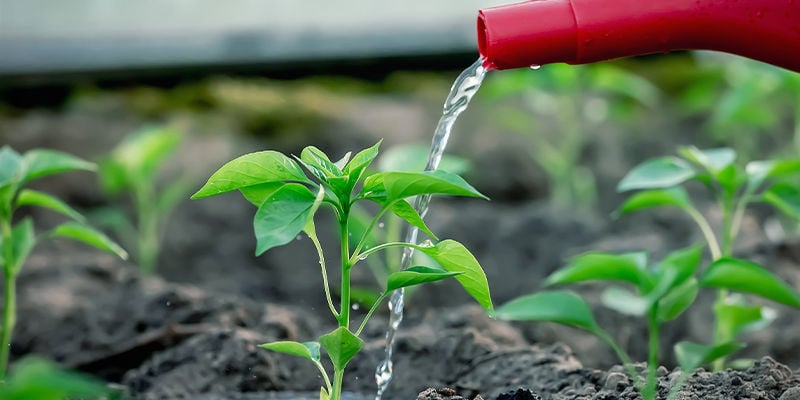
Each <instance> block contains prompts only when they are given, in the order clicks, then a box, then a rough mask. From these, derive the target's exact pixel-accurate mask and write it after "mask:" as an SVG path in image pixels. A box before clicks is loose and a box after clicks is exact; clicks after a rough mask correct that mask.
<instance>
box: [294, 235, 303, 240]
mask: <svg viewBox="0 0 800 400" xmlns="http://www.w3.org/2000/svg"><path fill="white" fill-rule="evenodd" d="M294 239H295V240H302V239H303V236H301V235H297V237H296V238H294Z"/></svg>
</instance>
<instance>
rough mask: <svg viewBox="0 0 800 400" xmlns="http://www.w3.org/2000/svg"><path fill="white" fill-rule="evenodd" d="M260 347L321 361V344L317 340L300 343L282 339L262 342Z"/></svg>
mask: <svg viewBox="0 0 800 400" xmlns="http://www.w3.org/2000/svg"><path fill="white" fill-rule="evenodd" d="M258 347H261V348H262V349H266V350H270V351H274V352H277V353H284V354H289V355H293V356H297V357H300V358H305V359H306V360H311V361H319V347H320V346H319V343H317V342H305V343H299V342H292V341H280V342H272V343H264V344H260V345H258Z"/></svg>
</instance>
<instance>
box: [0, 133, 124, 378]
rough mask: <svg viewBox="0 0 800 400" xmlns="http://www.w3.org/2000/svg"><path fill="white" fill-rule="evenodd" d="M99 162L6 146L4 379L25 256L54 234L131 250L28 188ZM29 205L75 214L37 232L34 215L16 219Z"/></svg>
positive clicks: (2, 176) (1, 171)
mask: <svg viewBox="0 0 800 400" xmlns="http://www.w3.org/2000/svg"><path fill="white" fill-rule="evenodd" d="M95 169H96V167H95V165H94V164H92V163H90V162H88V161H84V160H82V159H80V158H77V157H75V156H72V155H69V154H65V153H61V152H58V151H53V150H43V149H35V150H30V151H28V152H26V153H25V154H23V155H20V154H19V153H17V152H16V151H14V150H13V149H12V148H11V147H9V146H3V147H2V148H0V247H2V254H0V264H2V266H3V277H4V292H3V294H4V297H3V298H4V302H3V305H4V306H3V325H2V332H0V380H2V379H3V377H4V376H5V371H6V368H7V366H8V355H9V350H10V349H9V346H10V344H11V334H12V332H13V330H14V325H15V324H16V281H17V276H18V275H19V272H20V270H21V269H22V266H23V264H25V260H26V259H27V257H28V255H29V254H30V252H31V250H33V248H34V246H36V244H37V243H38V242H39V241H40V240H42V239H46V238H50V237H66V238H70V239H74V240H78V241H81V242H84V243H87V244H89V245H92V246H94V247H97V248H99V249H101V250H105V251H108V252H111V253H114V254H116V255H118V256H120V257H122V258H126V257H127V253H126V252H125V250H123V249H122V248H121V247H119V246H118V245H117V244H116V243H114V242H113V241H111V240H110V239H109V238H108V237H106V236H105V235H103V234H102V233H100V232H99V231H97V230H95V229H93V228H91V227H89V226H88V225H86V223H85V219H84V217H83V216H82V215H81V214H80V213H79V212H78V211H76V210H75V209H73V208H72V207H70V206H68V205H67V204H66V203H64V202H63V201H61V200H60V199H58V198H57V197H55V196H52V195H50V194H47V193H44V192H41V191H38V190H34V189H28V188H25V185H27V184H28V183H30V182H31V181H33V180H35V179H38V178H41V177H43V176H48V175H53V174H59V173H62V172H67V171H75V170H86V171H94V170H95ZM24 206H36V207H42V208H46V209H49V210H51V211H55V212H57V213H60V214H63V215H64V216H66V217H67V218H69V219H70V221H69V222H65V223H63V224H61V225H58V226H56V227H55V228H53V229H51V230H49V231H47V232H45V233H42V234H40V235H39V236H38V237H37V235H36V233H35V232H34V227H33V221H32V219H31V218H30V217H24V218H22V219H19V220H18V222H16V224H14V222H15V221H17V219H15V218H14V217H15V215H14V213H15V212H16V211H17V210H18V209H19V208H20V207H24Z"/></svg>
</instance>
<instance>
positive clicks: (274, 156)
mask: <svg viewBox="0 0 800 400" xmlns="http://www.w3.org/2000/svg"><path fill="white" fill-rule="evenodd" d="M284 181H295V182H310V181H309V180H308V178H307V177H306V175H305V174H304V173H303V170H302V169H300V166H299V165H297V163H296V162H294V161H293V160H292V159H291V158H289V157H286V156H285V155H283V154H281V153H279V152H277V151H272V150H267V151H259V152H256V153H250V154H245V155H243V156H241V157H239V158H236V159H234V160H232V161H230V162H228V163H227V164H225V165H223V166H222V167H221V168H220V169H219V170H217V172H214V174H213V175H211V177H210V178H208V182H206V184H205V185H203V187H202V188H200V190H198V191H197V193H195V194H194V195H192V198H193V199H202V198H205V197H210V196H215V195H218V194H220V193H226V192H230V191H231V190H236V189H241V188H245V187H248V186H253V185H259V184H262V183H270V182H284Z"/></svg>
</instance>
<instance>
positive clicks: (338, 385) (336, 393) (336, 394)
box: [331, 369, 344, 400]
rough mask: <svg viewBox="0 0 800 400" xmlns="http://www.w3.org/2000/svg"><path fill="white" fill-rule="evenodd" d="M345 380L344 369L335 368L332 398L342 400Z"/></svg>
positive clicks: (332, 399)
mask: <svg viewBox="0 0 800 400" xmlns="http://www.w3.org/2000/svg"><path fill="white" fill-rule="evenodd" d="M343 381H344V370H339V369H334V371H333V390H332V391H331V400H340V399H341V398H342V382H343Z"/></svg>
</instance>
